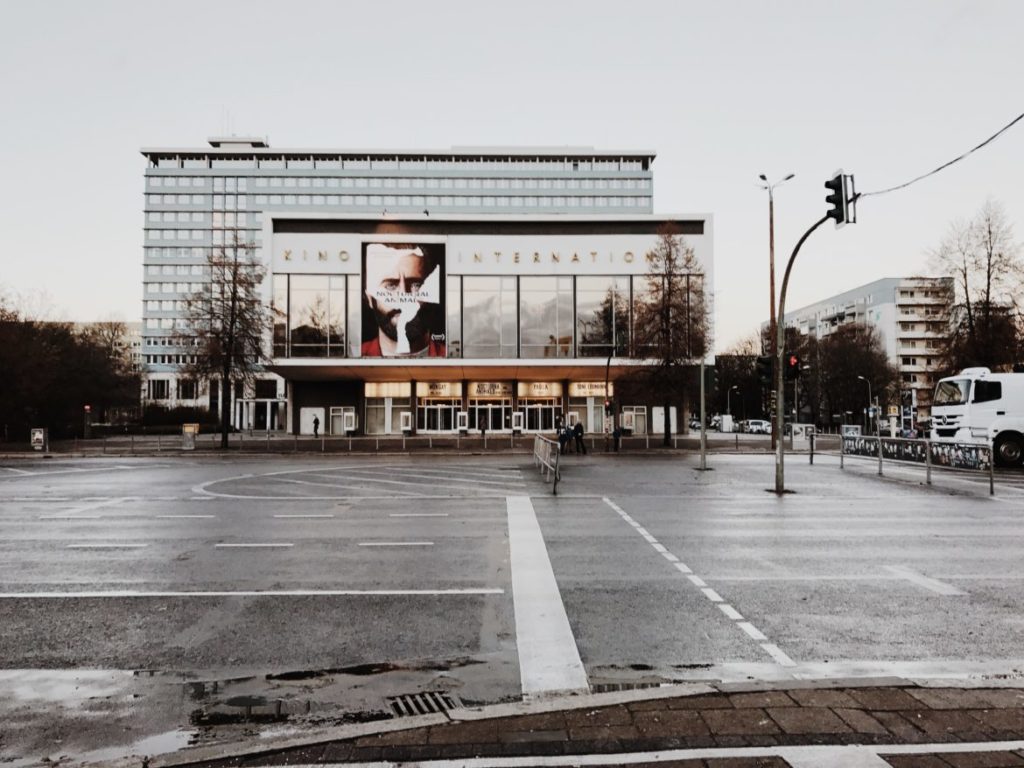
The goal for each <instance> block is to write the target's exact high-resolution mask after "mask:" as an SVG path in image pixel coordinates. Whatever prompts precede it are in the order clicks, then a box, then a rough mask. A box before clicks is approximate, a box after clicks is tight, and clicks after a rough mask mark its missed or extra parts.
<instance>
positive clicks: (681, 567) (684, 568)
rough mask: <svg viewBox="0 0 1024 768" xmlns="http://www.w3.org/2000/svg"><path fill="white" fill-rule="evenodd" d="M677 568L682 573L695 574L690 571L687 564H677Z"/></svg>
mask: <svg viewBox="0 0 1024 768" xmlns="http://www.w3.org/2000/svg"><path fill="white" fill-rule="evenodd" d="M676 568H678V569H679V572H680V573H693V571H691V570H690V566H688V565H687V564H686V563H676Z"/></svg>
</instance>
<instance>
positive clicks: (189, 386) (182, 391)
mask: <svg viewBox="0 0 1024 768" xmlns="http://www.w3.org/2000/svg"><path fill="white" fill-rule="evenodd" d="M178 399H179V400H195V399H196V383H195V382H194V381H192V380H190V379H180V380H179V381H178Z"/></svg>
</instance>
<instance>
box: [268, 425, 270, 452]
mask: <svg viewBox="0 0 1024 768" xmlns="http://www.w3.org/2000/svg"><path fill="white" fill-rule="evenodd" d="M267 453H270V430H269V429H268V430H267Z"/></svg>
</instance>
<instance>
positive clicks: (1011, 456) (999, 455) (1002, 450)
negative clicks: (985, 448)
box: [995, 433, 1024, 467]
mask: <svg viewBox="0 0 1024 768" xmlns="http://www.w3.org/2000/svg"><path fill="white" fill-rule="evenodd" d="M995 448H996V464H997V465H999V466H1001V467H1019V466H1020V464H1021V458H1024V441H1022V439H1021V436H1020V435H1018V434H1016V433H1013V434H1009V435H1005V436H1002V437H999V438H998V439H997V440H996V446H995Z"/></svg>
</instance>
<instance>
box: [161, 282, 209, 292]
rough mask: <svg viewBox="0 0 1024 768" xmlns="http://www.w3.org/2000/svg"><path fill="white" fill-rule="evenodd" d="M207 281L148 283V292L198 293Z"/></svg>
mask: <svg viewBox="0 0 1024 768" xmlns="http://www.w3.org/2000/svg"><path fill="white" fill-rule="evenodd" d="M205 285H206V283H146V293H197V292H199V291H201V290H202V289H203V287H204V286H205Z"/></svg>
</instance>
